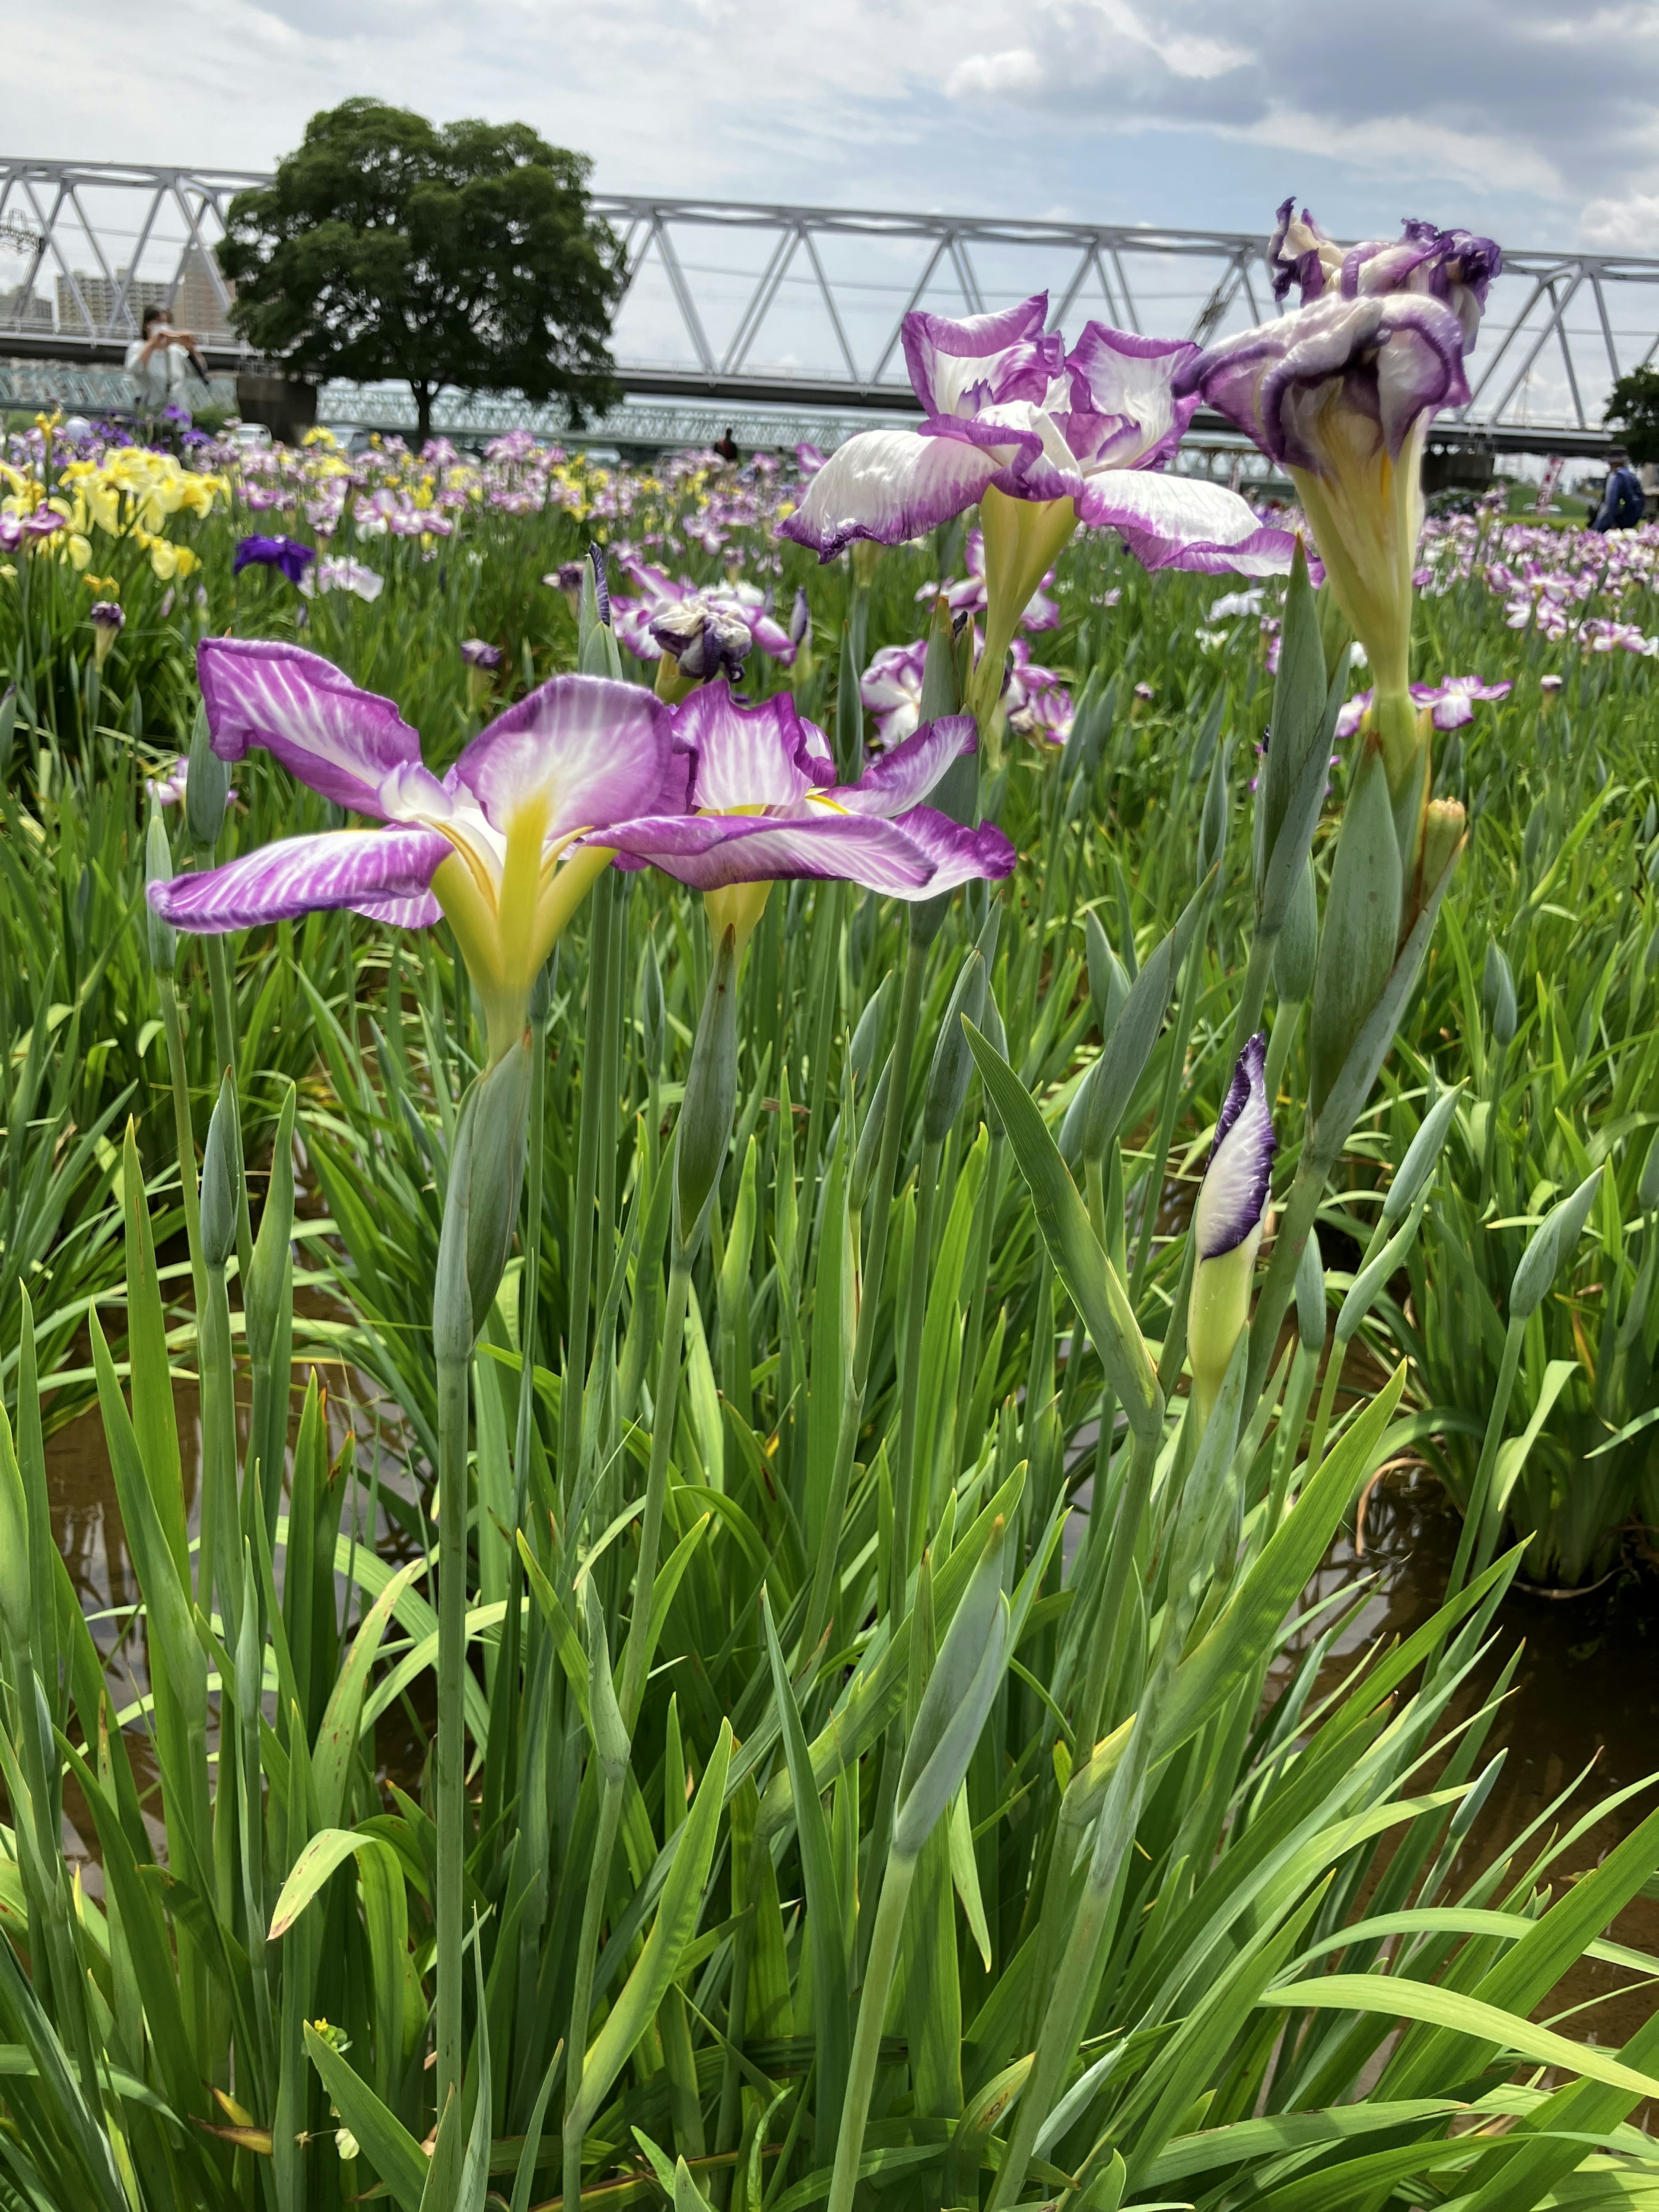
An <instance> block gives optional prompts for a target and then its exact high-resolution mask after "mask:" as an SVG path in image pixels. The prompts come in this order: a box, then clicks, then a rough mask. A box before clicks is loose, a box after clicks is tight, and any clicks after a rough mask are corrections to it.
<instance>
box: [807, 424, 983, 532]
mask: <svg viewBox="0 0 1659 2212" xmlns="http://www.w3.org/2000/svg"><path fill="white" fill-rule="evenodd" d="M1001 467H1002V462H1001V460H1000V457H999V456H998V455H997V454H996V453H990V452H987V451H986V450H985V449H984V448H983V447H978V446H973V445H969V444H967V443H965V442H963V441H962V440H960V439H957V438H924V437H922V436H921V435H919V434H918V433H917V432H916V431H915V430H861V431H860V433H859V435H857V437H855V438H849V439H848V441H847V443H846V444H845V445H844V446H839V447H836V451H835V452H834V453H832V454H831V455H830V456H829V459H828V460H827V461H826V462H825V463H824V465H823V467H822V468H821V469H820V470H819V471H818V472H817V475H816V476H815V477H813V479H812V481H811V483H810V484H809V485H808V486H807V489H806V496H805V499H804V500H803V501H801V503H800V505H799V507H797V508H796V510H795V512H794V513H793V514H790V515H786V516H785V518H784V520H782V521H781V523H780V524H779V525H778V532H779V534H780V536H781V537H784V538H791V539H793V542H794V543H795V544H797V545H805V546H809V547H810V548H811V550H812V551H813V552H815V553H816V554H817V556H818V558H819V559H820V560H821V561H832V560H833V559H834V558H835V556H836V554H837V553H839V552H840V551H841V550H842V548H843V547H845V546H848V545H850V544H852V542H853V540H854V538H873V539H875V541H876V542H877V544H881V545H899V544H902V543H903V542H904V540H905V539H906V538H920V537H921V536H923V535H924V533H925V532H927V531H929V530H933V529H934V528H936V527H937V526H938V525H939V523H941V522H948V521H949V520H951V516H952V515H956V514H960V513H963V510H964V509H965V508H968V507H972V506H974V505H975V503H976V502H977V501H978V499H979V497H980V495H981V492H983V490H984V489H985V487H986V485H987V484H988V483H990V482H991V480H992V478H993V477H995V476H997V475H998V474H999V473H1000V470H1001Z"/></svg>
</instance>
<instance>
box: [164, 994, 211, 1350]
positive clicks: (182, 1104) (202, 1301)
mask: <svg viewBox="0 0 1659 2212" xmlns="http://www.w3.org/2000/svg"><path fill="white" fill-rule="evenodd" d="M155 982H156V988H157V989H158V990H159V991H160V993H161V1024H162V1027H163V1028H164V1029H165V1030H166V1031H167V1066H168V1068H169V1070H170V1071H171V1073H172V1076H173V1134H174V1137H175V1138H176V1139H177V1142H178V1146H179V1189H180V1191H181V1192H182V1193H183V1195H184V1201H185V1243H187V1244H188V1245H189V1247H190V1277H191V1287H192V1289H193V1290H194V1291H195V1297H196V1321H197V1329H198V1331H199V1329H200V1327H201V1320H202V1316H203V1315H204V1313H205V1312H206V1311H207V1269H206V1268H205V1267H204V1266H203V1264H202V1197H201V1190H200V1188H199V1186H198V1184H197V1179H196V1132H195V1129H194V1127H192V1125H191V1113H190V1074H189V1071H188V1070H187V1068H186V1067H185V1033H184V1028H183V1024H181V1023H180V1021H179V994H178V992H177V990H176V989H175V988H174V987H173V978H172V976H171V975H158V976H157V977H156V979H155Z"/></svg>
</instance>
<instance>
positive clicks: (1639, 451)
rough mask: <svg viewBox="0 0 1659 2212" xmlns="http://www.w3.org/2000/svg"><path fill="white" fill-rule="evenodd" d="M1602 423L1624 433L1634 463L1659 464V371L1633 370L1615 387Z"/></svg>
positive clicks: (1656, 369)
mask: <svg viewBox="0 0 1659 2212" xmlns="http://www.w3.org/2000/svg"><path fill="white" fill-rule="evenodd" d="M1602 420H1603V421H1604V422H1611V423H1612V424H1613V426H1614V427H1615V428H1617V429H1620V430H1622V431H1623V433H1624V437H1625V447H1626V451H1627V452H1628V453H1629V454H1630V457H1631V459H1632V460H1633V461H1659V368H1633V369H1632V371H1631V373H1630V374H1629V375H1628V376H1621V377H1620V379H1619V381H1618V382H1617V383H1616V384H1615V385H1614V386H1613V392H1612V396H1611V397H1610V398H1609V399H1608V401H1607V412H1606V414H1605V415H1604V416H1602Z"/></svg>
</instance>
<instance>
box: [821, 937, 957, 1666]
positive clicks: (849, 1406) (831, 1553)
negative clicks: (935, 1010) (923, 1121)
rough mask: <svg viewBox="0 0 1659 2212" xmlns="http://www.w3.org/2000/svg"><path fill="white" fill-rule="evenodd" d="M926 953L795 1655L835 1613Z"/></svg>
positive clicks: (912, 950) (913, 969)
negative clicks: (819, 1538)
mask: <svg viewBox="0 0 1659 2212" xmlns="http://www.w3.org/2000/svg"><path fill="white" fill-rule="evenodd" d="M926 974H927V946H926V945H922V944H919V943H918V942H917V940H916V939H915V938H912V939H910V942H909V946H908V951H906V953H905V957H904V982H903V987H902V990H901V993H900V996H899V1014H898V1034H897V1036H896V1037H895V1039H894V1041H893V1058H892V1062H891V1066H890V1072H889V1075H888V1080H887V1105H886V1115H885V1119H884V1122H883V1124H882V1132H881V1152H880V1154H879V1156H878V1160H877V1164H876V1179H875V1184H874V1188H873V1189H872V1193H871V1219H870V1249H869V1255H868V1257H867V1259H866V1263H865V1268H864V1281H863V1285H862V1286H861V1289H860V1302H859V1325H858V1334H857V1335H856V1336H855V1337H854V1341H853V1362H852V1365H851V1367H850V1368H849V1369H848V1375H847V1382H846V1386H845V1389H843V1392H842V1405H841V1426H840V1429H839V1431H837V1433H836V1463H835V1470H834V1473H833V1474H832V1475H831V1477H830V1480H829V1502H828V1504H827V1506H826V1508H825V1510H824V1516H823V1541H822V1542H821V1544H820V1545H819V1547H818V1557H817V1568H816V1571H814V1574H813V1577H812V1587H811V1592H810V1594H809V1595H808V1598H807V1602H806V1616H805V1623H804V1625H803V1627H802V1632H801V1641H800V1649H801V1651H802V1653H803V1654H805V1653H807V1652H810V1651H811V1650H813V1648H814V1647H815V1646H816V1644H817V1640H818V1638H820V1637H821V1636H822V1635H823V1632H824V1629H825V1627H826V1626H828V1624H829V1620H830V1616H831V1613H832V1612H833V1610H834V1595H835V1590H836V1580H837V1577H838V1575H839V1573H840V1565H841V1534H842V1522H844V1521H845V1519H846V1517H847V1498H848V1491H849V1490H850V1489H851V1487H852V1480H853V1455H854V1452H855V1451H856V1449H857V1448H858V1440H859V1430H860V1426H861V1425H862V1424H863V1420H864V1393H865V1387H866V1383H868V1381H869V1376H870V1355H871V1352H872V1350H873V1349H874V1346H875V1337H876V1310H877V1308H878V1306H879V1304H881V1279H882V1275H883V1273H884V1270H885V1267H886V1264H887V1228H888V1222H889V1218H890V1215H891V1213H892V1208H893V1176H894V1174H895V1171H896V1168H897V1165H898V1150H899V1140H900V1138H901V1136H902V1133H903V1128H904V1103H905V1094H906V1093H907V1091H908V1090H909V1088H910V1060H911V1056H912V1054H913V1053H914V1051H915V1041H916V1024H917V1021H918V1018H919V1017H920V1015H921V991H922V983H923V980H924V978H925V976H926Z"/></svg>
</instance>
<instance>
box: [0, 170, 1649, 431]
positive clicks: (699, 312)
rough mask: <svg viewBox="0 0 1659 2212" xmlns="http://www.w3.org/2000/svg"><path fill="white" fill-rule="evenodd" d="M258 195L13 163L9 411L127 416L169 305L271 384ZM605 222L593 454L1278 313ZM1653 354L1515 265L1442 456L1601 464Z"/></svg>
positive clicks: (665, 202)
mask: <svg viewBox="0 0 1659 2212" xmlns="http://www.w3.org/2000/svg"><path fill="white" fill-rule="evenodd" d="M262 182H264V178H263V176H261V175H260V174H258V173H254V172H245V171H239V170H228V169H204V168H168V167H143V166H134V165H125V164H120V163H112V162H64V161H27V160H22V159H12V158H9V157H6V156H3V155H0V404H14V405H27V404H38V402H39V400H40V398H51V397H61V398H62V399H63V400H64V404H71V405H74V404H79V405H83V406H92V407H97V406H99V405H100V404H101V405H108V404H112V402H111V399H110V398H103V397H100V394H101V393H102V392H103V389H104V380H103V378H102V377H101V376H100V375H99V374H98V372H99V370H100V369H102V370H104V371H105V372H106V374H107V372H108V370H109V369H110V368H112V367H113V366H115V365H117V364H118V362H119V361H120V359H121V356H122V355H123V354H124V353H125V349H126V346H127V345H128V344H129V343H130V342H131V338H132V337H134V335H135V334H136V333H137V329H138V325H139V321H140V319H141V317H142V314H143V308H144V307H145V306H146V305H148V304H149V302H150V301H152V300H155V301H160V302H161V303H163V304H166V305H167V306H168V307H170V308H171V309H172V311H173V313H174V314H175V315H176V316H177V317H178V319H179V320H180V322H182V323H185V324H186V325H188V326H189V327H190V328H191V329H193V330H195V331H197V333H198V334H199V335H200V336H201V337H203V339H204V351H205V353H206V356H207V359H208V363H209V366H210V368H211V369H212V370H214V371H215V372H216V374H222V375H226V376H229V375H234V374H235V373H236V372H237V371H238V370H239V369H244V368H252V367H255V366H258V364H257V363H256V362H255V361H254V360H253V357H252V356H251V355H250V354H249V353H248V351H247V349H246V347H245V346H244V344H243V343H242V342H241V341H240V339H239V338H238V337H237V336H236V334H235V332H234V330H233V328H232V325H231V319H230V307H231V301H230V295H229V293H228V289H227V287H226V285H225V283H224V280H223V278H222V276H221V275H220V273H219V269H218V264H217V260H216V256H215V253H214V247H215V246H216V243H217V241H218V240H219V239H220V238H221V237H222V234H223V231H224V225H225V219H226V213H227V210H228V205H229V203H230V201H231V199H232V198H233V197H234V195H235V194H236V193H237V192H238V191H243V190H246V188H248V187H249V186H251V185H258V184H260V183H262ZM593 207H594V211H595V213H596V214H598V215H599V216H603V217H604V218H605V220H606V221H608V222H610V223H611V225H612V226H613V228H615V229H616V231H617V234H618V236H619V238H620V239H621V240H622V242H623V250H624V253H625V257H626V267H627V272H628V276H627V289H626V293H625V295H624V298H623V303H622V307H621V308H620V310H619V313H618V315H617V327H616V333H615V338H614V341H613V352H614V354H615V356H616V361H617V372H618V375H619V378H620V380H621V382H622V384H623V389H624V391H625V392H626V393H627V394H628V396H629V404H627V406H625V407H624V408H623V409H621V410H616V411H615V412H613V414H612V415H611V416H610V417H608V418H606V420H605V422H603V423H601V424H598V425H595V426H593V428H592V430H591V432H590V434H589V435H590V436H597V437H600V438H608V439H611V440H614V441H617V442H622V443H635V444H639V445H641V446H643V445H648V444H651V443H653V442H654V443H657V444H665V443H673V442H677V441H684V440H689V439H692V438H696V437H701V436H707V435H709V434H710V430H711V426H712V427H713V428H725V427H726V425H727V424H728V423H729V424H730V425H731V426H732V428H733V430H734V432H736V433H737V434H738V435H739V437H740V439H742V440H743V441H745V442H749V443H752V444H756V445H765V444H782V443H787V442H788V441H791V440H792V439H793V438H795V437H800V436H806V437H811V438H812V439H813V441H814V442H816V443H819V444H825V445H828V444H833V443H834V442H835V441H836V439H837V438H839V437H841V436H842V435H846V432H847V431H848V428H850V427H852V426H853V424H854V423H855V422H868V421H870V420H872V418H878V417H879V416H883V415H887V416H891V417H893V418H894V419H902V418H903V416H905V415H907V414H910V413H914V411H915V400H914V398H913V397H912V395H911V392H910V390H909V387H908V383H907V382H906V380H905V376H904V369H903V359H902V348H901V344H900V333H901V328H902V321H903V317H904V315H905V313H907V312H908V310H909V309H911V308H913V307H924V306H925V307H932V308H934V309H936V310H938V311H940V312H943V313H957V314H961V313H979V312H981V311H982V310H983V309H985V308H987V307H995V306H998V305H1000V304H1003V303H1006V302H1007V301H1012V300H1015V299H1018V298H1021V297H1024V295H1027V294H1029V293H1030V292H1034V291H1037V290H1041V289H1045V288H1046V289H1048V294H1049V298H1050V301H1051V309H1052V320H1053V321H1054V324H1056V325H1060V326H1075V325H1078V324H1080V323H1082V322H1083V321H1085V320H1086V319H1088V318H1090V317H1091V316H1094V317H1097V318H1099V319H1103V320H1106V321H1109V322H1112V323H1115V324H1116V325H1120V326H1121V327H1124V328H1127V329H1130V330H1149V331H1179V332H1183V333H1185V334H1186V335H1188V336H1190V337H1194V338H1196V339H1199V340H1200V341H1207V340H1210V339H1212V338H1215V337H1222V336H1225V335H1226V334H1227V333H1228V332H1229V331H1233V330H1237V329H1243V328H1245V327H1247V326H1248V325H1250V324H1253V323H1256V322H1260V321H1262V320H1263V319H1266V318H1267V316H1269V315H1271V314H1272V313H1273V311H1274V310H1273V296H1272V290H1271V287H1270V286H1269V284H1268V283H1267V270H1266V266H1265V263H1264V259H1263V240H1262V238H1261V236H1260V235H1256V234H1242V233H1237V232H1231V231H1219V230H1216V231H1194V230H1168V229H1158V228H1132V227H1127V226H1121V225H1111V224H1098V223H1084V222H1023V221H1016V220H1008V219H1003V218H999V217H990V216H943V215H901V214H894V213H890V212H884V211H879V210H862V209H832V208H807V207H791V206H772V205H758V204H752V205H751V204H742V203H737V202H732V201H720V200H697V199H670V198H647V197H630V196H619V195H616V194H602V193H601V194H595V195H594V199H593ZM1656 351H1659V256H1656V257H1651V258H1649V257H1644V256H1639V255H1632V254H1595V253H1582V252H1559V253H1558V252H1543V251H1534V250H1530V249H1514V248H1509V247H1506V248H1505V252H1504V275H1503V276H1502V277H1501V278H1500V279H1499V280H1498V283H1497V284H1496V285H1495V286H1494V287H1493V290H1492V300H1491V302H1490V304H1489V307H1488V312H1487V315H1486V324H1485V327H1484V329H1483V331H1482V332H1481V337H1480V345H1479V347H1478V349H1477V351H1476V353H1475V355H1474V358H1473V360H1472V361H1471V363H1470V381H1471V385H1472V386H1473V397H1472V398H1471V401H1470V404H1469V405H1468V407H1467V408H1465V409H1463V410H1461V411H1460V413H1459V414H1458V415H1457V416H1449V417H1443V418H1442V419H1441V421H1440V422H1439V423H1438V424H1437V436H1438V437H1439V438H1440V439H1441V440H1442V441H1443V442H1449V443H1454V444H1455V443H1463V444H1472V445H1475V446H1478V447H1485V448H1486V449H1489V450H1491V451H1493V452H1496V453H1505V452H1508V453H1517V452H1518V453H1564V454H1581V455H1586V456H1589V455H1595V454H1597V453H1601V451H1603V450H1604V449H1605V447H1606V446H1607V442H1608V441H1607V433H1606V432H1605V431H1604V430H1603V429H1602V428H1601V411H1602V408H1603V406H1604V404H1605V402H1606V398H1607V391H1608V389H1609V387H1610V386H1611V384H1612V382H1613V379H1614V378H1615V377H1617V376H1619V375H1620V374H1623V373H1625V372H1626V371H1627V370H1629V369H1632V368H1636V367H1638V365H1640V364H1642V363H1644V362H1647V361H1649V360H1650V358H1651V357H1652V356H1654V355H1655V353H1656ZM8 360H9V362H11V363H12V367H11V368H9V369H8V368H6V367H5V365H4V364H5V363H6V362H7V361H8ZM77 378H78V379H79V380H80V381H79V382H78V383H77V382H76V379H77ZM321 411H322V414H323V416H324V418H325V420H329V421H332V422H364V423H373V424H374V425H377V426H380V427H384V428H401V427H404V426H405V424H407V425H409V426H412V424H413V421H414V410H413V407H412V404H410V402H409V400H408V398H407V395H405V394H401V393H400V387H398V386H368V387H349V386H325V390H324V392H323V395H322V408H321ZM716 418H718V421H716ZM438 421H439V422H440V423H441V426H442V427H443V428H446V429H447V430H448V431H449V432H450V433H451V435H489V434H490V433H492V432H493V431H495V430H498V429H502V428H509V427H515V426H519V425H522V426H524V427H526V428H538V429H543V430H546V431H550V432H556V431H557V429H558V428H559V427H560V422H561V418H560V417H559V416H558V414H557V411H556V410H544V409H538V408H536V407H533V406H532V405H530V404H527V403H526V402H524V401H523V400H521V399H518V398H514V397H513V395H511V394H507V395H479V396H473V395H470V394H467V393H465V392H450V393H447V394H446V395H445V396H444V398H443V399H442V400H441V403H440V406H439V410H438ZM1189 442H1190V443H1192V444H1194V446H1195V447H1197V448H1198V449H1200V451H1201V452H1207V453H1209V454H1211V455H1212V456H1220V457H1222V459H1223V460H1224V461H1225V456H1226V454H1227V453H1228V452H1229V451H1230V449H1232V448H1235V447H1237V445H1238V442H1239V441H1237V439H1236V437H1235V435H1234V434H1233V433H1232V432H1231V430H1230V429H1229V428H1228V427H1227V426H1226V425H1225V424H1223V423H1221V422H1219V421H1218V419H1213V418H1212V419H1211V420H1209V421H1207V422H1206V420H1205V419H1204V418H1203V417H1202V416H1200V418H1199V419H1198V420H1197V422H1195V423H1194V433H1193V436H1192V438H1191V440H1190V441H1189Z"/></svg>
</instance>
